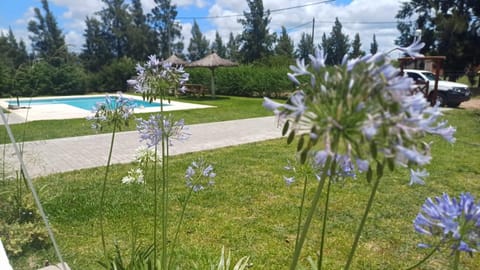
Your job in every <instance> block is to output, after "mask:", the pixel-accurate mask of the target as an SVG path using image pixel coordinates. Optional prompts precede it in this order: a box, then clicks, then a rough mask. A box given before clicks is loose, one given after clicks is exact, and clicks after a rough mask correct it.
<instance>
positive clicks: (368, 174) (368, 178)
mask: <svg viewBox="0 0 480 270" xmlns="http://www.w3.org/2000/svg"><path fill="white" fill-rule="evenodd" d="M372 176H373V171H372V168H371V167H370V166H368V171H367V182H368V183H371V182H372Z"/></svg>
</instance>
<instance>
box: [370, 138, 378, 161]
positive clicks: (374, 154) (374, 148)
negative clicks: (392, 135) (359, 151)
mask: <svg viewBox="0 0 480 270" xmlns="http://www.w3.org/2000/svg"><path fill="white" fill-rule="evenodd" d="M370 152H371V153H372V157H373V158H374V159H376V158H377V144H376V143H375V142H373V141H372V142H371V143H370Z"/></svg>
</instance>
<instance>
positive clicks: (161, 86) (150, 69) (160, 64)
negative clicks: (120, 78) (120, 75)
mask: <svg viewBox="0 0 480 270" xmlns="http://www.w3.org/2000/svg"><path fill="white" fill-rule="evenodd" d="M135 69H136V71H137V76H136V78H135V79H131V80H128V81H127V83H128V84H129V85H130V86H133V88H134V89H135V91H136V92H138V93H142V94H143V95H144V96H145V97H147V98H148V99H151V100H153V99H155V98H156V97H157V96H159V95H164V94H166V91H171V90H172V89H177V88H178V89H180V90H182V89H183V85H184V83H185V82H186V81H188V77H189V74H188V73H186V72H185V70H184V69H183V66H174V65H172V64H171V63H169V62H165V61H160V60H159V59H158V58H157V57H156V56H155V55H150V56H149V57H148V61H146V62H145V63H144V65H140V64H137V65H136V67H135Z"/></svg>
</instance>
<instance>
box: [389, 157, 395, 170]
mask: <svg viewBox="0 0 480 270" xmlns="http://www.w3.org/2000/svg"><path fill="white" fill-rule="evenodd" d="M387 165H388V168H389V169H390V171H392V172H393V171H394V170H395V161H394V160H393V158H389V159H387Z"/></svg>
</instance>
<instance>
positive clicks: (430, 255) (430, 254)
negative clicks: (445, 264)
mask: <svg viewBox="0 0 480 270" xmlns="http://www.w3.org/2000/svg"><path fill="white" fill-rule="evenodd" d="M439 246H440V243H439V244H438V245H437V246H436V247H434V248H433V249H432V251H431V252H430V253H428V254H427V256H425V258H423V259H422V260H421V261H419V262H418V263H416V264H415V265H413V266H410V267H409V268H407V269H406V270H412V269H415V268H417V267H419V266H420V265H421V264H423V263H424V262H426V261H427V260H428V259H430V257H432V255H433V254H435V251H437V250H438V247H439Z"/></svg>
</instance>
